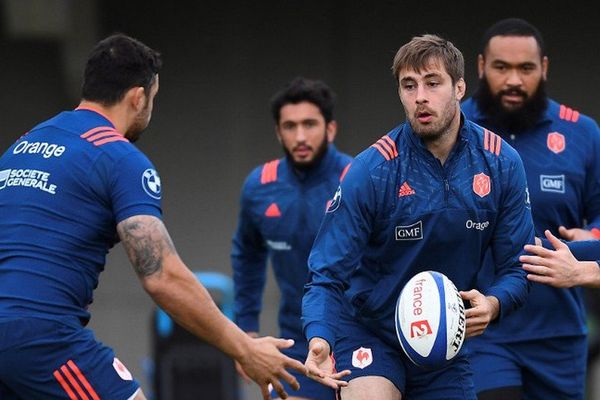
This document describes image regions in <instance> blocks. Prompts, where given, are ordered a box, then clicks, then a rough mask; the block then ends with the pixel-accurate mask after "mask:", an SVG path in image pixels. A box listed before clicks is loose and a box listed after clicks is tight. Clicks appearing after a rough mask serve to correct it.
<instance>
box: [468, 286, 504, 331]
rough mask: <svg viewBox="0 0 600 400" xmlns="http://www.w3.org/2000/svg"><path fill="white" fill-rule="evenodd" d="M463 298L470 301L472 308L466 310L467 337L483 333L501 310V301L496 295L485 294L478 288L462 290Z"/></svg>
mask: <svg viewBox="0 0 600 400" xmlns="http://www.w3.org/2000/svg"><path fill="white" fill-rule="evenodd" d="M460 297H462V299H463V300H467V301H469V303H470V304H471V308H469V309H467V310H465V318H466V319H467V321H466V322H467V332H466V337H471V336H477V335H481V334H482V333H483V331H485V328H487V326H488V325H489V324H490V322H491V321H492V320H494V318H496V317H497V316H498V313H499V312H500V303H499V302H498V299H497V298H495V297H494V296H484V295H483V294H481V293H480V292H479V291H478V290H476V289H471V290H469V291H468V292H463V291H461V292H460Z"/></svg>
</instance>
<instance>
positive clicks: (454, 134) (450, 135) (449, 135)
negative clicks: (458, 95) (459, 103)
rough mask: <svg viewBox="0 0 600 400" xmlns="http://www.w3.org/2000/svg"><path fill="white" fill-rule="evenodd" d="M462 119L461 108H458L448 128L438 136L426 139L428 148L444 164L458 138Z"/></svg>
mask: <svg viewBox="0 0 600 400" xmlns="http://www.w3.org/2000/svg"><path fill="white" fill-rule="evenodd" d="M460 120H461V114H460V109H457V111H456V115H455V116H454V118H452V122H451V123H450V125H449V126H448V128H447V129H446V130H445V131H444V132H443V133H442V134H441V135H440V136H438V137H437V138H435V139H433V140H426V141H425V147H426V148H427V150H429V151H430V152H431V154H433V156H434V157H435V158H437V159H438V160H440V162H441V163H442V165H444V163H445V162H446V160H447V159H448V156H449V155H450V152H451V151H452V149H453V148H454V145H455V144H456V142H457V140H458V131H459V130H460V125H461V121H460Z"/></svg>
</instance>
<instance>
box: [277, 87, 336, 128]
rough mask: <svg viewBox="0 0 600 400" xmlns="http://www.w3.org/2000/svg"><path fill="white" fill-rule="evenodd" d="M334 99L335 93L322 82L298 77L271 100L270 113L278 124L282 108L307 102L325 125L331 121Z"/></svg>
mask: <svg viewBox="0 0 600 400" xmlns="http://www.w3.org/2000/svg"><path fill="white" fill-rule="evenodd" d="M335 97H336V96H335V93H334V92H333V91H332V90H331V89H330V88H329V86H327V85H326V84H325V83H324V82H322V81H319V80H312V79H306V78H303V77H301V76H299V77H296V78H294V79H293V80H292V81H290V82H288V83H287V84H286V85H285V86H284V87H283V88H282V89H281V90H280V91H279V92H277V93H276V94H275V95H274V96H273V97H272V98H271V112H272V114H273V118H274V119H275V123H276V124H279V118H280V116H281V108H282V107H283V106H285V105H286V104H298V103H301V102H303V101H307V102H309V103H312V104H314V105H315V106H317V107H318V108H319V111H321V114H322V115H323V118H324V119H325V123H329V122H331V121H332V120H333V106H334V103H335Z"/></svg>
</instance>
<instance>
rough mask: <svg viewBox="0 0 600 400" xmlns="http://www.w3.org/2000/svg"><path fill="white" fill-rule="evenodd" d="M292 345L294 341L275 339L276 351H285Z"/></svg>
mask: <svg viewBox="0 0 600 400" xmlns="http://www.w3.org/2000/svg"><path fill="white" fill-rule="evenodd" d="M293 345H294V339H275V346H277V348H278V349H287V348H290V347H292V346H293Z"/></svg>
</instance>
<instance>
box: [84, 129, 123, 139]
mask: <svg viewBox="0 0 600 400" xmlns="http://www.w3.org/2000/svg"><path fill="white" fill-rule="evenodd" d="M114 130H115V128H111V127H110V126H99V127H97V128H94V129H90V130H89V131H87V132H85V133H82V134H81V135H80V137H82V138H84V139H87V138H88V137H90V136H92V135H93V134H95V133H98V132H105V131H114Z"/></svg>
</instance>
